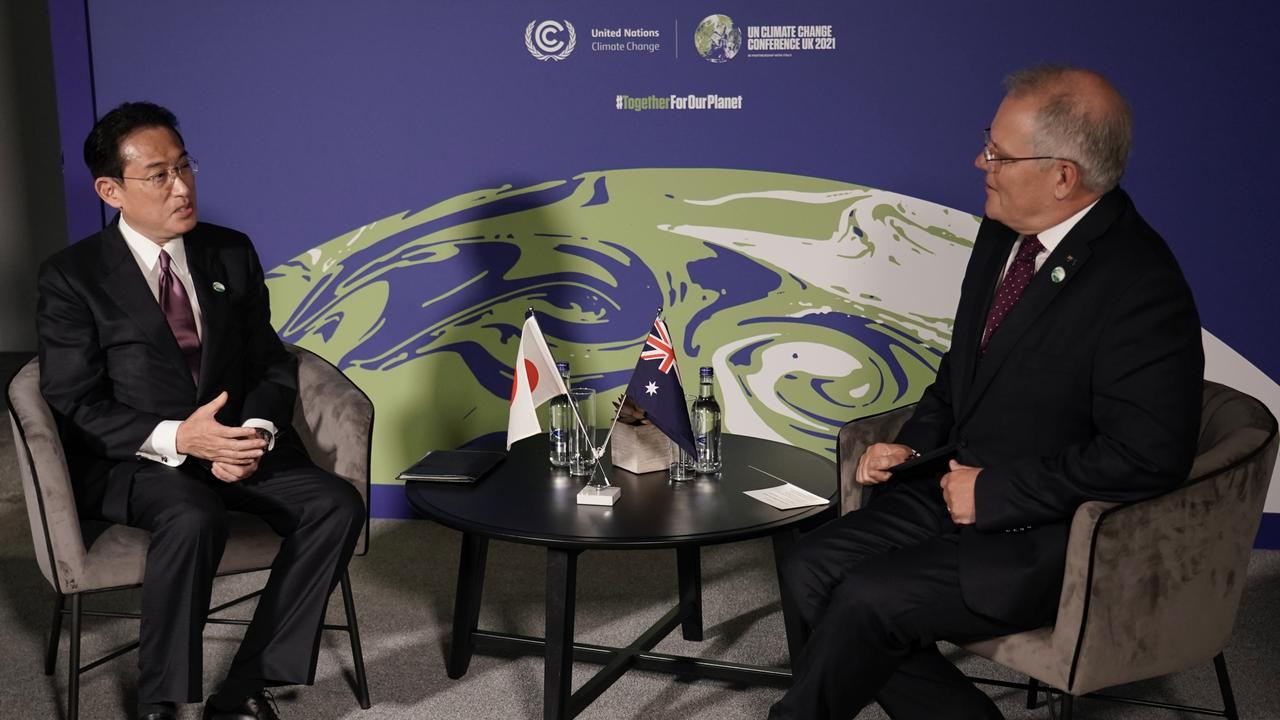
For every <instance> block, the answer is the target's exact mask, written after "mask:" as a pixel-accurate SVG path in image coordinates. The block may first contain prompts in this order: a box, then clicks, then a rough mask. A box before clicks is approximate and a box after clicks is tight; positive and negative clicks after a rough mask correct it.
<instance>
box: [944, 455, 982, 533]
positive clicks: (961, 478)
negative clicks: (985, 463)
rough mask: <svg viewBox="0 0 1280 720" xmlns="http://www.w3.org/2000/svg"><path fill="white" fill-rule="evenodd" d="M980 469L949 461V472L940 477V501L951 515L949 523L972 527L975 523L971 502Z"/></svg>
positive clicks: (973, 505)
mask: <svg viewBox="0 0 1280 720" xmlns="http://www.w3.org/2000/svg"><path fill="white" fill-rule="evenodd" d="M980 472H982V468H976V467H969V466H968V465H961V464H960V463H958V462H956V461H955V460H952V461H951V472H949V473H947V474H946V475H943V476H942V482H941V483H940V484H941V485H942V499H943V501H944V502H946V503H947V512H949V513H951V522H953V523H955V524H957V525H972V524H973V523H974V522H976V521H977V507H975V503H974V500H973V487H974V485H975V484H976V483H977V482H978V473H980Z"/></svg>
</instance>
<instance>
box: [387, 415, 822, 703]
mask: <svg viewBox="0 0 1280 720" xmlns="http://www.w3.org/2000/svg"><path fill="white" fill-rule="evenodd" d="M723 448H724V468H723V469H722V471H721V472H720V473H719V474H718V475H716V476H705V475H700V476H698V477H697V478H696V479H695V480H692V481H689V482H683V483H673V482H671V481H670V480H668V479H667V474H666V471H665V470H664V471H660V472H655V473H648V474H645V475H634V474H632V473H630V472H627V471H625V470H622V469H617V468H613V467H612V464H611V462H610V461H609V457H608V455H609V453H607V452H606V453H605V457H604V458H603V459H602V460H601V463H602V465H604V468H605V471H606V473H607V474H608V477H609V479H610V482H611V483H612V484H614V485H617V486H619V487H621V488H622V496H621V498H619V500H618V502H617V503H616V504H615V505H613V506H612V507H603V506H595V505H579V504H577V497H576V496H577V493H578V491H579V490H581V489H582V487H583V485H584V484H585V478H583V479H579V478H573V477H570V476H569V474H568V473H567V472H566V471H564V470H562V469H558V468H552V467H551V466H550V464H549V463H548V462H547V440H546V437H545V435H539V436H536V437H532V438H528V439H526V440H523V441H521V442H519V443H517V444H516V445H515V446H514V447H513V448H512V449H511V453H510V454H509V456H508V457H507V459H506V461H504V462H503V463H502V464H501V465H499V466H498V467H497V468H495V469H494V471H493V472H492V473H490V474H489V475H488V476H487V477H485V478H483V479H482V480H480V482H478V483H476V484H474V485H454V484H448V483H429V482H413V483H408V484H406V486H405V495H406V497H407V499H408V501H409V504H410V506H412V507H413V509H414V510H415V511H416V512H418V513H419V514H421V515H422V516H424V517H427V518H430V519H432V520H435V521H437V522H439V523H441V524H443V525H445V526H447V527H450V528H453V529H455V530H458V531H460V532H462V533H463V539H462V552H461V558H460V560H459V565H458V588H457V597H456V600H455V603H454V618H453V642H452V647H451V648H450V652H449V658H448V662H447V666H446V667H447V671H448V673H449V677H451V678H460V677H462V676H463V675H464V674H466V671H467V666H468V665H469V664H470V661H471V654H472V652H473V651H475V650H480V651H495V652H498V653H503V654H506V653H511V652H517V653H535V654H544V653H545V657H546V666H545V688H544V697H543V714H544V717H546V718H556V719H560V718H571V717H574V716H576V715H577V714H578V713H580V712H581V711H582V710H583V709H584V708H585V707H587V705H589V704H590V703H591V702H592V701H593V700H594V699H595V698H597V697H599V695H600V694H601V693H603V692H604V691H605V690H606V689H608V687H609V686H610V685H611V684H613V682H614V681H615V680H617V678H618V677H621V675H622V674H623V673H624V672H626V671H627V670H628V669H631V668H636V669H643V670H654V671H660V672H671V673H678V674H680V675H685V676H694V677H706V678H714V679H720V680H727V681H732V682H742V683H770V684H779V685H785V684H786V683H787V682H788V681H789V680H790V673H789V672H787V671H785V670H780V669H774V668H759V667H752V666H746V665H738V664H735V663H726V662H717V661H707V660H700V659H694V658H687V657H680V656H674V655H666V654H663V653H654V652H651V650H652V649H653V647H654V646H656V645H657V644H658V642H660V641H661V640H662V639H663V638H664V637H666V636H667V635H668V634H669V633H670V632H671V631H673V630H674V629H675V628H676V627H677V626H679V627H681V628H682V631H683V635H684V638H685V639H686V640H701V639H702V580H701V555H700V548H701V547H702V546H704V545H714V544H718V543H727V542H736V541H739V540H746V539H750V538H757V537H763V536H771V537H772V538H773V543H774V556H775V561H781V559H782V558H784V557H785V556H786V553H787V552H788V551H789V549H790V547H791V545H792V544H793V543H794V542H795V540H796V539H797V538H798V536H799V532H800V530H801V529H803V528H807V527H809V526H812V525H816V524H819V523H821V522H825V521H826V520H827V519H830V518H832V517H834V516H835V514H836V502H835V498H836V473H835V465H834V464H833V463H832V462H831V461H830V460H827V459H825V458H823V457H820V456H818V455H816V454H814V453H811V452H809V451H807V450H802V449H800V448H796V447H792V446H790V445H785V444H782V443H777V442H772V441H769V440H760V439H757V438H749V437H743V436H738V435H725V436H724V442H723ZM598 477H599V476H598V475H597V479H598ZM779 478H781V479H782V480H785V481H787V482H790V483H792V484H794V485H798V486H800V487H801V488H804V489H805V490H808V491H809V492H812V493H814V494H815V495H818V496H820V497H823V498H827V500H828V502H827V504H826V505H825V506H814V507H807V508H798V509H794V510H777V509H775V508H773V507H771V506H769V505H766V504H765V503H762V502H760V501H758V500H756V499H755V498H752V497H750V496H748V495H745V494H743V491H745V490H757V489H762V488H767V487H774V486H776V485H780V484H781V480H779ZM490 539H500V540H508V541H513V542H521V543H529V544H533V545H540V546H543V547H545V548H547V588H546V607H547V617H546V638H545V640H543V639H539V638H529V637H523V636H515V635H509V634H503V633H496V632H488V631H483V630H479V629H478V628H477V627H476V626H477V622H478V618H479V614H480V600H481V594H482V590H483V584H484V566H485V556H486V554H487V551H488V542H489V540H490ZM653 548H674V549H675V550H676V564H677V571H678V572H677V577H678V583H679V588H678V591H679V603H678V604H677V605H676V607H675V608H673V609H672V610H671V611H670V612H668V613H667V614H666V615H665V616H663V618H662V619H660V620H659V621H658V622H657V623H655V624H654V626H653V627H651V628H650V629H649V630H647V631H646V632H644V633H643V634H642V635H641V636H640V638H638V639H637V640H636V641H635V642H634V643H632V644H631V645H630V646H628V647H626V648H610V647H603V646H596V645H588V644H575V643H574V642H573V620H574V596H575V592H576V586H577V557H578V555H579V554H580V553H581V552H582V551H584V550H595V549H611V550H627V549H653ZM783 610H784V613H783V614H784V622H785V623H786V626H787V636H788V644H789V647H790V649H791V651H792V656H793V657H794V656H795V653H796V652H797V651H798V648H796V647H795V646H794V645H793V644H792V643H791V641H792V640H793V639H794V638H797V637H799V633H798V632H795V631H794V630H793V627H792V623H793V620H792V617H793V614H792V613H789V612H786V610H787V609H786V608H784V609H783ZM575 659H576V660H579V661H583V662H597V663H603V664H604V666H605V667H604V668H603V669H602V670H600V672H599V673H597V674H596V675H595V676H594V677H593V678H591V679H590V680H588V681H587V683H586V684H584V685H583V686H582V687H581V688H580V689H579V690H578V692H576V693H572V692H571V690H572V668H573V661H574V660H575Z"/></svg>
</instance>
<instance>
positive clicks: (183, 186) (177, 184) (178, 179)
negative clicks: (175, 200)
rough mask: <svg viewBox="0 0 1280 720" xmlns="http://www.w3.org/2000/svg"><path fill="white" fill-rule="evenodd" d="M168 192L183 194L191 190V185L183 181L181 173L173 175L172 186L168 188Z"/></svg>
mask: <svg viewBox="0 0 1280 720" xmlns="http://www.w3.org/2000/svg"><path fill="white" fill-rule="evenodd" d="M169 192H171V193H173V194H174V195H182V196H185V195H187V194H188V193H190V192H191V186H190V185H188V184H187V183H186V182H184V181H183V179H182V176H181V175H175V176H174V178H173V187H171V188H169Z"/></svg>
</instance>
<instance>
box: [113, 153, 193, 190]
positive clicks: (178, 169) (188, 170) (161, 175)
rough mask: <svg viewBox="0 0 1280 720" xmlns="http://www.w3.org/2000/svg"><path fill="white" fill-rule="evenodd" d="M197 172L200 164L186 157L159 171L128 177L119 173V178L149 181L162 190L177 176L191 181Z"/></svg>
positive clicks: (152, 185)
mask: <svg viewBox="0 0 1280 720" xmlns="http://www.w3.org/2000/svg"><path fill="white" fill-rule="evenodd" d="M198 172H200V164H199V163H197V162H196V159H195V158H193V157H186V158H183V159H182V162H180V163H178V164H177V165H174V166H173V167H171V168H166V169H164V170H161V171H159V172H154V173H152V174H150V175H148V176H146V177H129V176H127V175H121V176H120V179H121V180H137V181H139V182H145V183H150V185H151V187H152V188H154V189H156V190H164V189H165V188H167V187H169V186H170V185H173V181H174V180H175V179H177V178H179V177H181V178H182V182H184V183H189V182H191V180H192V178H194V177H195V175H196V173H198Z"/></svg>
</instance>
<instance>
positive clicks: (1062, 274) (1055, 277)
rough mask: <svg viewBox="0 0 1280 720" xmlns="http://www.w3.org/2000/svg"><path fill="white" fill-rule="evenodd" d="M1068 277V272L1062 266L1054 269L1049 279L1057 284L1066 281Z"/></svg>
mask: <svg viewBox="0 0 1280 720" xmlns="http://www.w3.org/2000/svg"><path fill="white" fill-rule="evenodd" d="M1066 277H1067V271H1066V270H1064V269H1063V268H1062V266H1061V265H1059V266H1057V267H1055V268H1054V269H1053V272H1051V273H1049V279H1050V280H1052V281H1054V282H1055V283H1060V282H1062V281H1063V280H1065V279H1066Z"/></svg>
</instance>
